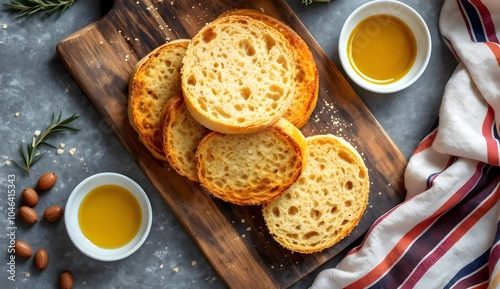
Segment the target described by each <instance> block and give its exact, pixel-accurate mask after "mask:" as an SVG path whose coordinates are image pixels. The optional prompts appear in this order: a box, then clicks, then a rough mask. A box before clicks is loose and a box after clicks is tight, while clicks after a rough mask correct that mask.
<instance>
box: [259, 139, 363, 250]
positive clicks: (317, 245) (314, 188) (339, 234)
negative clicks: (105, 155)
mask: <svg viewBox="0 0 500 289" xmlns="http://www.w3.org/2000/svg"><path fill="white" fill-rule="evenodd" d="M307 154H308V159H307V164H306V167H305V169H304V172H303V173H302V175H301V177H300V178H299V179H298V181H297V182H296V183H295V184H294V185H293V186H291V187H290V188H289V189H288V190H287V191H286V192H285V193H284V194H283V195H281V196H280V197H279V198H277V199H275V200H273V201H271V202H269V203H267V204H265V205H264V206H263V208H262V213H263V215H264V220H265V222H266V225H267V227H268V229H269V231H270V233H271V234H272V235H273V237H274V239H275V240H276V241H277V242H278V243H280V244H281V245H282V246H284V247H285V248H288V249H289V250H292V251H296V252H300V253H313V252H319V251H322V250H323V249H326V248H329V247H331V246H333V245H334V244H336V243H337V242H339V241H340V240H341V239H343V238H344V237H346V236H347V235H348V234H349V233H350V232H351V231H352V229H353V228H354V227H355V226H356V225H357V224H358V222H359V220H360V219H361V217H362V216H363V213H364V211H365V209H366V205H367V202H368V196H369V191H370V183H369V176H368V170H367V168H366V166H365V164H364V162H363V159H362V158H361V156H360V155H359V153H358V152H357V151H356V149H355V148H354V147H352V145H350V144H349V143H348V142H347V141H345V140H343V139H342V138H339V137H336V136H333V135H317V136H312V137H308V138H307Z"/></svg>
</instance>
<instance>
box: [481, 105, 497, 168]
mask: <svg viewBox="0 0 500 289" xmlns="http://www.w3.org/2000/svg"><path fill="white" fill-rule="evenodd" d="M494 122H495V112H494V111H493V108H492V107H491V106H488V111H487V112H486V117H485V118H484V121H483V127H482V134H483V136H484V140H485V141H486V151H487V154H488V163H489V164H492V165H497V164H498V142H497V140H496V139H495V137H494V136H493V133H492V132H491V130H492V127H493V126H494ZM493 129H495V128H493Z"/></svg>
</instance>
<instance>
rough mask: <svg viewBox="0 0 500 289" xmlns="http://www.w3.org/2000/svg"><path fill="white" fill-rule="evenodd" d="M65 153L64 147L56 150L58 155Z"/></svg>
mask: <svg viewBox="0 0 500 289" xmlns="http://www.w3.org/2000/svg"><path fill="white" fill-rule="evenodd" d="M63 153H64V150H63V149H58V150H57V151H56V154H58V155H61V154H63Z"/></svg>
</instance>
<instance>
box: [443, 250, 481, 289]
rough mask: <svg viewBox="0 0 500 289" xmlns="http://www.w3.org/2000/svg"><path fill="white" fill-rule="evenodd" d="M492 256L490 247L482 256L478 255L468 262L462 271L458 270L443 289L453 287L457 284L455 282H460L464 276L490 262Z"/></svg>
mask: <svg viewBox="0 0 500 289" xmlns="http://www.w3.org/2000/svg"><path fill="white" fill-rule="evenodd" d="M489 256H490V249H488V250H486V252H484V253H483V254H482V255H481V256H479V257H477V258H476V259H475V260H474V261H472V262H470V263H469V264H467V265H466V266H465V267H463V268H462V269H461V270H460V271H458V272H457V274H456V275H455V276H453V278H451V280H450V282H448V284H446V286H444V287H443V289H448V288H451V287H452V286H454V285H455V283H457V282H460V281H461V280H462V279H463V278H464V277H467V276H468V275H470V274H472V273H474V272H475V271H477V269H478V268H481V267H483V266H485V265H486V264H487V263H488V260H489Z"/></svg>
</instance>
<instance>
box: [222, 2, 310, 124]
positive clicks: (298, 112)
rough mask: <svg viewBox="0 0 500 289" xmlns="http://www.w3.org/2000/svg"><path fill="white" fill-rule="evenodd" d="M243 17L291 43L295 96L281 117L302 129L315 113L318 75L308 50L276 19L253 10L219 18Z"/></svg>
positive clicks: (303, 43) (238, 10) (288, 28)
mask: <svg viewBox="0 0 500 289" xmlns="http://www.w3.org/2000/svg"><path fill="white" fill-rule="evenodd" d="M229 15H244V16H248V17H252V18H254V19H257V20H260V21H262V22H264V23H266V24H268V25H269V26H271V27H273V28H275V29H276V30H278V31H279V32H280V33H281V34H282V35H283V36H284V37H285V38H286V39H287V40H288V41H289V43H290V47H291V50H292V53H293V56H294V59H295V63H296V66H295V76H294V80H295V93H294V96H293V100H292V102H291V103H290V106H289V107H288V109H287V111H286V112H285V114H284V115H283V118H285V119H287V120H288V121H289V122H291V123H292V124H293V125H295V126H296V127H298V128H302V127H303V126H304V125H305V124H306V123H307V121H308V120H309V118H310V117H311V114H312V113H313V111H314V108H315V107H316V102H317V100H318V90H319V73H318V69H317V67H316V62H315V61H314V58H313V55H312V53H311V50H310V49H309V47H308V46H307V44H306V43H305V42H304V40H303V39H302V37H300V36H299V35H298V34H297V32H295V31H294V30H293V29H292V28H290V26H288V25H286V24H285V23H283V22H281V21H279V20H278V19H276V18H274V17H271V16H269V15H267V14H264V13H262V12H260V11H257V10H253V9H235V10H229V11H227V12H225V13H223V14H221V15H220V16H219V17H225V16H229Z"/></svg>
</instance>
